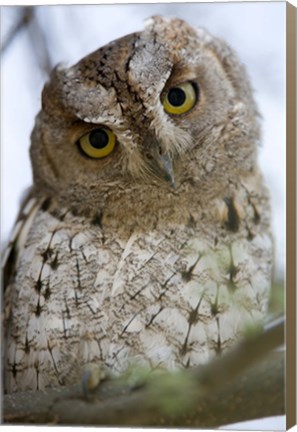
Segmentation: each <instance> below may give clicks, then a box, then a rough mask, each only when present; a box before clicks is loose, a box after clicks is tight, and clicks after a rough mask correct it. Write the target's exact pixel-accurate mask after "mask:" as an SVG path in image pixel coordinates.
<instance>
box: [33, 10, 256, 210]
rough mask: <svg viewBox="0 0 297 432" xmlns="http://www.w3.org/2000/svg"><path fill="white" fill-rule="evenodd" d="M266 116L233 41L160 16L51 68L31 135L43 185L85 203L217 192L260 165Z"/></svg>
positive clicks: (67, 199) (63, 199)
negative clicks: (144, 194) (145, 194)
mask: <svg viewBox="0 0 297 432" xmlns="http://www.w3.org/2000/svg"><path fill="white" fill-rule="evenodd" d="M257 118H258V114H257V109H256V106H255V103H254V100H253V95H252V90H251V86H250V84H249V80H248V78H247V75H246V72H245V69H244V67H243V65H242V64H241V63H240V62H239V60H238V59H237V57H236V55H235V54H234V52H233V51H232V50H231V49H230V48H229V46H228V45H226V44H225V42H223V41H222V40H220V39H217V38H215V37H213V36H211V35H210V34H209V33H207V32H206V31H205V30H202V29H197V30H196V29H193V28H192V27H190V26H189V25H188V24H187V23H185V22H184V21H182V20H180V19H166V18H162V17H154V18H152V19H150V20H149V21H148V23H147V25H146V27H145V29H144V31H142V32H139V33H134V34H131V35H128V36H126V37H124V38H121V39H119V40H116V41H114V42H111V43H110V44H108V45H106V46H104V47H103V48H100V49H98V50H97V51H95V52H94V53H92V54H90V55H88V56H87V57H85V58H83V59H82V60H81V61H79V62H78V63H77V64H76V65H74V66H72V67H70V68H68V69H62V68H56V69H55V70H54V71H53V72H52V75H51V78H50V81H49V82H48V83H47V84H46V85H45V87H44V90H43V94H42V110H41V112H40V113H39V115H38V117H37V119H36V125H35V128H34V130H33V133H32V146H31V158H32V163H33V173H34V182H35V187H36V189H37V190H39V191H42V192H47V193H50V194H53V195H55V196H57V197H58V198H59V200H60V202H62V203H64V204H65V205H68V206H73V207H75V206H76V205H77V203H78V202H79V203H80V207H83V208H90V207H96V206H98V205H100V203H101V204H102V203H103V202H105V201H106V200H108V198H109V197H110V196H112V195H113V194H125V193H130V194H131V191H134V193H135V194H137V191H139V190H143V189H144V188H148V187H149V188H155V189H156V190H158V191H159V192H158V193H159V194H160V196H161V195H162V194H167V196H168V194H169V195H170V194H172V196H174V195H175V196H176V195H178V194H179V193H180V192H182V191H183V189H184V188H187V187H193V188H196V190H197V194H199V193H200V191H203V193H204V194H206V195H207V193H206V192H207V191H208V190H209V191H210V190H212V191H213V192H214V193H215V190H216V188H219V187H221V185H222V184H224V182H226V183H227V182H228V180H229V178H231V177H232V176H233V177H234V176H235V177H236V175H237V173H243V174H244V173H249V172H251V171H253V169H254V168H255V165H256V148H257V141H258V140H259V126H258V119H257ZM189 185H190V186H189Z"/></svg>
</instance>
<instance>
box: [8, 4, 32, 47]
mask: <svg viewBox="0 0 297 432" xmlns="http://www.w3.org/2000/svg"><path fill="white" fill-rule="evenodd" d="M20 9H21V10H20V14H19V18H18V20H17V21H16V22H15V24H14V25H13V26H12V27H11V29H10V31H9V33H8V36H7V37H6V39H5V41H4V42H3V44H2V46H1V54H4V52H5V51H7V49H8V47H9V45H11V44H12V42H13V40H14V39H15V37H16V35H17V34H18V33H19V32H20V31H21V30H22V29H23V28H24V27H27V26H28V24H29V23H30V21H31V20H32V17H33V13H32V12H33V9H32V7H26V6H25V7H22V8H20Z"/></svg>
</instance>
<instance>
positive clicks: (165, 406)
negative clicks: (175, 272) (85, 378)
mask: <svg viewBox="0 0 297 432" xmlns="http://www.w3.org/2000/svg"><path fill="white" fill-rule="evenodd" d="M283 328H284V324H283V321H279V322H276V323H275V324H274V325H273V326H272V327H271V328H270V329H267V330H266V331H265V332H264V333H261V334H258V335H256V336H254V337H248V338H247V339H245V340H244V341H243V342H242V343H240V344H239V345H238V346H237V347H236V348H235V349H234V350H232V351H230V352H228V353H226V354H225V355H223V356H221V357H220V358H216V359H214V360H213V361H212V362H210V363H209V364H207V365H205V366H201V367H197V368H193V369H188V370H185V371H182V372H178V373H164V374H162V375H160V376H158V377H153V376H152V377H151V378H150V379H149V380H148V381H146V382H145V384H144V385H142V386H141V387H140V388H134V389H133V388H132V389H131V386H130V385H129V384H127V382H123V380H110V381H106V382H103V383H102V384H101V385H100V386H99V388H98V389H97V390H96V392H95V393H94V394H93V397H92V399H91V400H86V399H85V398H84V397H83V393H82V389H81V388H80V386H71V387H65V388H60V389H55V390H46V391H37V392H31V393H16V394H12V395H6V396H5V397H4V422H5V423H39V424H41V423H47V424H49V423H56V424H76V425H77V424H80V425H113V426H123V425H125V426H128V425H129V426H161V427H162V426H163V427H167V426H175V427H177V426H178V427H196V428H197V427H204V428H205V427H207V428H214V427H218V426H222V425H226V424H228V423H234V422H238V421H244V420H250V419H256V418H261V417H265V416H272V415H281V414H283V413H284V410H285V408H284V353H283V352H281V351H279V352H271V350H272V349H273V348H275V347H277V346H279V345H281V344H282V343H283Z"/></svg>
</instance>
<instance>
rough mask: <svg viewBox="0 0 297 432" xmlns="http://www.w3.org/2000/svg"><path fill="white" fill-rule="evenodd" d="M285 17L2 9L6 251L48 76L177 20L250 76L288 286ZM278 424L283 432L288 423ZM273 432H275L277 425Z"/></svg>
mask: <svg viewBox="0 0 297 432" xmlns="http://www.w3.org/2000/svg"><path fill="white" fill-rule="evenodd" d="M285 10H286V4H285V3H284V2H272V3H270V2H253V3H249V2H243V3H233V2H232V3H171V4H130V5H129V4H127V5H94V6H84V5H83V6H39V7H34V8H32V7H25V8H24V7H20V6H19V7H16V6H15V7H1V44H2V58H1V108H2V109H1V150H2V158H1V163H2V166H1V172H2V202H1V204H2V205H1V234H2V241H1V243H2V245H3V243H5V242H6V241H7V239H8V237H9V233H10V231H11V229H12V226H13V223H14V221H15V218H16V217H17V212H18V208H19V203H20V199H21V197H22V194H23V193H24V191H25V190H26V188H28V187H29V186H30V184H31V181H32V177H31V167H30V160H29V153H28V149H29V145H30V133H31V130H32V128H33V124H34V117H35V115H36V114H37V112H38V111H39V109H40V100H41V99H40V94H41V90H42V87H43V85H44V82H45V81H46V80H47V77H48V73H49V71H50V69H51V68H52V67H53V66H54V65H56V64H57V63H60V62H63V63H64V64H65V65H68V66H70V65H71V64H73V63H75V62H77V61H78V60H79V59H80V58H81V57H82V56H85V55H86V54H88V53H90V52H92V51H94V50H96V49H97V48H99V47H100V46H102V45H104V44H106V43H107V42H110V41H111V40H113V39H116V38H119V37H121V36H124V35H125V34H127V33H132V32H134V31H138V30H141V29H142V28H143V25H144V21H145V19H146V18H148V17H150V16H152V15H167V16H177V17H180V18H183V19H185V20H187V21H188V22H189V23H190V24H191V25H193V26H200V27H205V28H206V29H207V30H208V31H210V32H211V33H213V34H214V35H216V36H219V37H222V38H224V39H225V40H227V41H228V43H229V44H230V45H231V46H232V47H233V48H235V50H236V51H237V53H238V55H239V57H240V59H241V60H242V62H243V63H245V65H246V67H247V69H248V72H249V75H250V77H251V80H252V84H253V88H254V90H255V97H256V100H257V102H258V105H259V109H260V112H261V114H262V117H263V129H262V130H263V139H262V144H261V147H260V149H259V160H260V164H261V167H262V170H263V173H264V176H265V179H266V183H267V185H268V187H269V189H270V191H271V199H272V208H273V230H274V235H275V240H276V276H277V279H278V280H280V281H281V280H283V279H284V274H285V273H284V272H285V148H286V146H285V144H286V137H285V118H286V117H285V116H286V113H285V72H286V70H285V40H286V32H285V16H286V13H285ZM279 422H280V426H279V429H282V428H283V427H284V424H283V423H282V422H283V418H281V419H280V420H279ZM259 427H260V426H259ZM264 427H265V424H264V423H262V424H261V429H263V428H264ZM273 429H274V430H277V429H278V423H277V419H274V421H273Z"/></svg>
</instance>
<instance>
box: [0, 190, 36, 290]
mask: <svg viewBox="0 0 297 432" xmlns="http://www.w3.org/2000/svg"><path fill="white" fill-rule="evenodd" d="M43 201H44V198H43V199H37V198H35V197H34V196H33V194H32V189H29V190H28V191H27V192H26V194H25V198H24V199H23V201H22V204H21V210H20V212H19V215H18V218H17V220H16V223H15V225H14V228H13V230H12V233H11V235H10V239H9V241H8V244H7V246H6V247H5V249H4V251H3V255H2V259H1V273H2V278H3V279H2V281H3V287H4V290H5V289H6V288H7V287H8V285H9V283H10V280H11V277H12V275H13V274H14V272H15V268H16V266H17V263H18V258H19V256H20V252H21V251H22V249H23V248H24V245H25V243H26V239H27V236H28V233H29V230H30V228H31V226H32V223H33V220H34V217H35V215H36V213H37V211H38V209H39V208H40V206H41V204H42V202H43Z"/></svg>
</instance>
